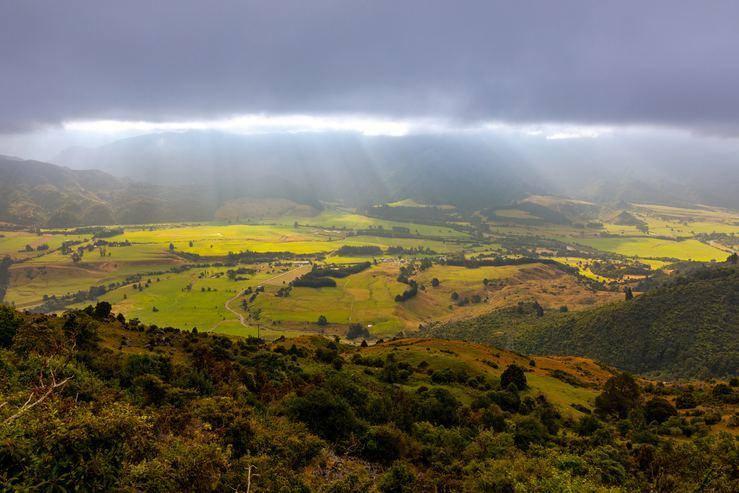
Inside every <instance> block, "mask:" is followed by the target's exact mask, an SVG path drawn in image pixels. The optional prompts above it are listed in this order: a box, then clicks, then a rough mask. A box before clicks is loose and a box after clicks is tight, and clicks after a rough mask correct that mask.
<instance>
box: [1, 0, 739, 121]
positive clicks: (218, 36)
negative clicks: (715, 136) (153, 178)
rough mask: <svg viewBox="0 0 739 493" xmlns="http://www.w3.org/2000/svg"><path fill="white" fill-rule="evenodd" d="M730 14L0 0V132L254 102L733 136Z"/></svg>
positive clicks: (736, 75)
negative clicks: (675, 128) (652, 127)
mask: <svg viewBox="0 0 739 493" xmlns="http://www.w3.org/2000/svg"><path fill="white" fill-rule="evenodd" d="M606 3H607V4H608V5H606ZM737 19H739V3H738V2H729V1H725V2H724V1H716V2H708V3H707V2H705V1H686V2H674V1H652V2H642V1H620V2H593V1H588V0H583V1H567V0H564V1H557V2H549V1H537V2H533V1H517V2H508V1H501V2H493V1H479V2H478V1H460V2H447V1H434V0H406V1H402V2H398V1H380V0H373V1H360V0H356V1H347V0H313V1H310V2H307V1H304V0H286V1H280V2H265V1H228V0H226V1H219V2H202V1H197V2H196V1H190V0H178V1H167V2H165V1H158V2H151V1H138V0H135V1H130V0H127V1H125V2H100V1H96V0H91V1H76V0H75V1H67V2H58V1H53V0H49V1H38V0H25V1H22V2H3V3H2V5H0V75H1V76H0V132H4V133H8V132H22V131H28V130H30V129H33V128H34V127H37V126H43V125H48V124H52V125H54V124H60V123H62V122H64V121H70V120H81V119H82V120H84V119H111V120H145V121H180V120H184V121H189V120H201V119H219V118H229V117H232V116H234V115H242V114H256V113H264V114H268V115H280V114H282V115H291V114H292V115H294V114H306V115H330V114H345V115H347V114H348V115H352V114H354V115H371V116H375V117H381V118H389V119H393V118H398V119H408V118H418V119H423V118H429V119H435V118H439V119H444V120H460V121H464V122H475V121H482V122H484V121H502V122H509V123H524V124H529V123H543V122H564V123H569V124H594V125H620V124H649V125H670V126H679V127H684V128H689V129H693V130H698V131H706V132H722V133H732V132H733V131H734V130H735V129H739V98H737V97H736V88H737V87H739V57H737V53H739V29H737V27H736V26H737V24H736V23H737Z"/></svg>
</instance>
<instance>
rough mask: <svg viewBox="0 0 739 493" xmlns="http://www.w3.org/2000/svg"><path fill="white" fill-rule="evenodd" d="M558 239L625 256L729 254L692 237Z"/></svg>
mask: <svg viewBox="0 0 739 493" xmlns="http://www.w3.org/2000/svg"><path fill="white" fill-rule="evenodd" d="M560 240H561V241H565V242H567V241H572V242H574V243H577V244H580V245H585V246H589V247H592V248H595V249H598V250H602V251H605V252H612V253H617V254H619V255H625V256H627V257H640V258H654V259H660V258H676V259H680V260H697V261H702V262H708V261H711V260H724V259H726V257H727V256H728V255H729V253H728V252H725V251H723V250H720V249H718V248H716V247H713V246H710V245H707V244H705V243H701V242H700V241H698V240H694V239H688V240H683V241H673V240H665V239H658V238H648V237H623V238H620V237H618V238H614V237H610V238H573V239H570V238H561V239H560Z"/></svg>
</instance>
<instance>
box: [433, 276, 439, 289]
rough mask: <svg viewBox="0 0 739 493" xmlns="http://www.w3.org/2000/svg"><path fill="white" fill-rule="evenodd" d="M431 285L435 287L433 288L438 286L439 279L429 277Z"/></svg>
mask: <svg viewBox="0 0 739 493" xmlns="http://www.w3.org/2000/svg"><path fill="white" fill-rule="evenodd" d="M431 285H432V286H433V287H435V288H436V287H438V286H439V280H438V279H437V278H435V277H434V278H433V279H431Z"/></svg>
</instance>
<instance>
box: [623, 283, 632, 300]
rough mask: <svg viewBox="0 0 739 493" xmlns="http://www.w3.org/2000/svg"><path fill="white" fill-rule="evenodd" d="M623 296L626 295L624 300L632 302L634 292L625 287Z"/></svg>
mask: <svg viewBox="0 0 739 493" xmlns="http://www.w3.org/2000/svg"><path fill="white" fill-rule="evenodd" d="M624 295H626V300H627V301H628V300H633V299H634V292H633V291H631V288H630V287H628V286H626V287H625V288H624Z"/></svg>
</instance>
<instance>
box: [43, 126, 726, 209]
mask: <svg viewBox="0 0 739 493" xmlns="http://www.w3.org/2000/svg"><path fill="white" fill-rule="evenodd" d="M627 146H629V147H630V150H631V151H632V152H631V153H625V151H624V149H623V148H622V147H615V146H614V147H613V148H611V147H609V144H608V143H607V142H605V143H603V142H601V143H597V144H596V143H594V142H590V141H588V139H582V140H571V141H567V142H562V141H541V140H538V141H533V140H532V141H525V142H517V143H514V144H512V143H511V142H510V141H507V140H505V139H502V138H499V137H494V136H489V135H482V134H479V133H470V134H467V133H453V134H439V135H409V136H404V137H379V136H375V137H369V136H362V135H358V134H354V133H298V134H261V135H236V134H228V133H222V132H205V131H191V132H180V133H160V134H149V135H142V136H138V137H132V138H127V139H122V140H119V141H116V142H113V143H111V144H108V145H104V146H101V147H97V148H80V147H77V148H72V149H67V150H66V151H64V152H62V153H61V154H60V155H59V156H58V157H57V159H56V160H55V162H57V163H59V164H63V165H65V166H69V167H71V168H75V169H100V170H103V171H106V172H109V173H111V174H113V175H115V176H119V177H130V178H132V179H135V180H138V181H142V182H145V183H150V184H158V185H195V186H197V187H198V189H200V190H208V191H209V192H210V193H213V194H214V199H215V200H216V201H225V200H230V199H235V198H240V197H278V198H288V199H291V200H296V201H298V202H303V203H313V204H315V203H316V202H317V201H327V202H332V201H336V202H342V203H344V204H346V205H352V206H363V205H369V204H378V203H382V202H387V201H394V200H400V199H406V198H410V199H414V200H416V201H419V202H423V203H429V204H453V205H456V206H457V207H460V208H463V209H483V208H488V207H498V206H502V205H506V204H508V203H510V202H512V201H515V200H520V199H523V198H525V197H526V196H528V195H531V194H553V195H562V196H569V197H572V198H579V199H585V200H589V201H594V202H598V203H614V202H619V201H626V202H653V203H663V204H672V205H690V204H696V203H704V204H709V205H718V206H725V207H732V208H739V194H737V193H736V190H737V189H739V173H736V164H735V160H734V157H733V156H723V155H722V156H716V155H711V154H710V153H708V151H706V153H701V152H696V151H690V152H688V151H686V152H685V153H680V154H678V156H679V157H678V158H676V157H675V152H673V149H672V146H671V145H670V143H669V142H656V143H653V142H651V141H649V142H641V141H639V142H629V143H627ZM668 151H669V152H668Z"/></svg>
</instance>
